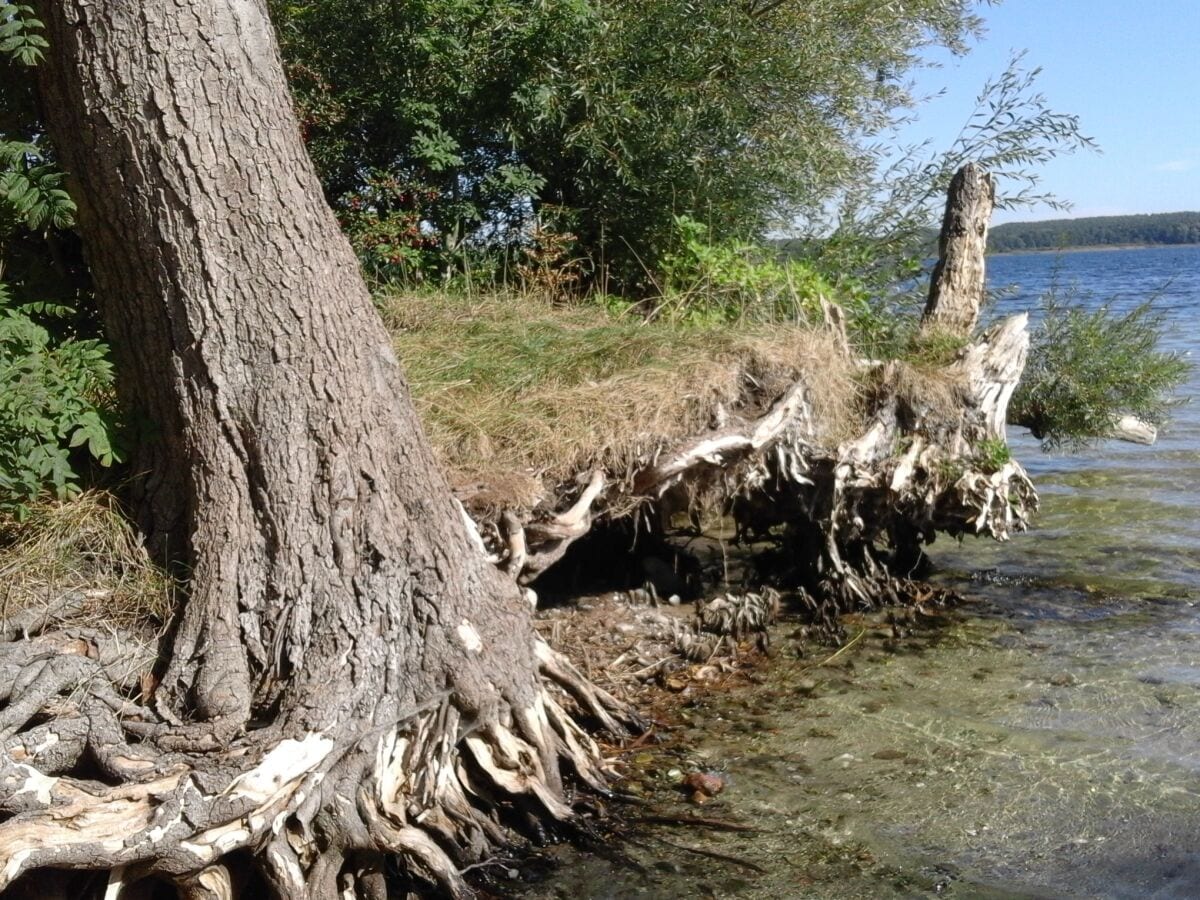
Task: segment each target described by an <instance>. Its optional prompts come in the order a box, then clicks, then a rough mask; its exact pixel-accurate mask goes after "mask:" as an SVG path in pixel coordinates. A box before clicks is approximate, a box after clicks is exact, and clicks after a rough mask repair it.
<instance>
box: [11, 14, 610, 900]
mask: <svg viewBox="0 0 1200 900" xmlns="http://www.w3.org/2000/svg"><path fill="white" fill-rule="evenodd" d="M37 8H38V14H39V16H40V17H41V18H42V20H43V21H44V22H45V24H46V35H47V38H48V40H49V41H50V49H49V50H48V53H47V56H48V58H47V60H46V62H45V63H44V64H42V65H41V66H39V67H38V71H37V74H38V78H39V86H40V90H41V96H42V101H43V108H44V110H45V115H46V120H47V126H48V128H49V131H50V134H51V136H52V137H53V139H54V141H55V145H56V147H57V148H58V150H59V153H60V155H61V158H62V162H63V165H64V168H65V169H66V170H67V171H68V172H69V173H70V175H71V187H72V193H73V196H74V198H75V199H76V201H77V202H78V205H79V227H80V230H81V232H82V233H83V235H84V237H85V240H86V243H87V252H88V259H89V262H90V264H91V267H92V271H93V273H94V277H95V284H96V293H97V296H98V298H99V300H100V302H101V306H102V311H103V314H104V318H105V322H106V326H107V328H108V334H109V337H110V338H111V340H112V343H113V345H114V349H115V351H116V352H117V353H118V354H119V356H118V363H119V368H120V373H121V374H120V378H121V382H120V385H121V390H122V393H123V396H124V397H125V398H126V399H127V400H128V402H129V407H130V410H131V414H132V415H133V416H134V417H135V420H136V421H137V422H138V423H139V424H142V423H144V424H145V426H146V427H144V428H143V429H142V431H143V435H144V443H143V444H141V445H140V446H139V448H138V451H137V459H138V462H139V463H140V467H141V470H142V472H143V473H144V474H143V479H142V482H141V483H142V485H143V491H142V494H141V501H142V502H141V506H140V510H139V513H140V518H141V521H142V523H143V525H144V526H145V528H146V529H147V531H148V533H149V534H151V535H152V536H153V537H154V538H155V539H156V540H157V541H158V542H159V544H160V545H163V546H166V548H167V549H168V550H169V551H172V552H173V553H175V554H176V555H177V556H181V557H182V558H183V559H185V560H186V562H187V566H188V571H189V581H188V598H187V601H186V604H185V605H184V606H183V607H182V608H181V609H180V610H179V612H178V617H177V622H176V623H175V626H174V628H173V635H172V638H171V639H170V643H169V647H168V648H167V654H166V659H167V663H166V666H165V670H164V671H163V672H162V673H161V682H160V684H159V687H158V689H157V692H156V695H155V696H154V698H153V705H154V708H155V712H153V713H152V712H151V711H150V709H148V708H147V707H146V706H145V705H140V704H134V703H132V702H129V701H128V700H127V699H126V698H124V697H121V696H118V695H116V693H115V692H114V691H113V690H112V689H111V688H108V689H104V688H97V689H96V690H95V691H91V692H89V691H84V692H83V693H84V699H83V700H81V701H78V702H76V703H75V705H74V707H72V706H71V703H68V702H66V701H55V700H54V698H55V697H56V696H57V695H59V694H62V693H69V692H70V691H72V690H73V689H74V688H75V687H76V686H77V685H79V684H80V683H82V682H83V681H84V680H86V679H87V678H88V677H90V676H91V675H93V674H94V672H92V670H91V669H90V668H89V666H88V665H86V663H88V662H90V661H89V660H86V659H85V658H83V657H78V656H76V657H69V656H64V657H62V658H61V659H56V660H52V662H51V663H46V662H44V658H43V660H42V661H41V662H40V668H38V669H37V671H36V672H33V673H32V674H29V675H28V677H24V676H21V677H18V679H17V683H16V685H15V686H14V689H13V693H12V696H11V697H9V698H8V699H9V702H8V706H7V707H6V708H5V709H4V710H3V712H0V727H2V728H3V729H4V730H3V735H4V736H5V737H8V736H10V735H12V736H13V737H11V738H10V746H9V748H8V749H9V750H10V755H9V757H8V758H7V759H6V760H5V761H4V762H3V763H2V766H3V768H0V809H3V810H4V811H6V812H8V813H9V814H11V817H10V818H9V819H8V821H6V822H4V824H2V825H0V887H2V886H4V885H7V884H9V883H11V882H12V881H13V880H14V879H15V878H16V877H17V876H19V875H20V874H21V873H23V872H25V871H27V870H31V869H37V868H39V867H55V868H74V867H83V868H101V869H110V870H111V871H112V875H111V883H112V884H114V885H122V884H127V883H132V882H134V881H136V880H137V879H138V878H141V877H144V876H146V875H148V874H151V873H154V874H158V875H163V876H167V877H169V878H171V879H173V880H174V881H175V882H176V883H177V884H178V885H179V888H180V890H181V892H182V893H183V894H184V896H189V897H190V896H193V895H195V896H225V895H226V894H225V893H223V891H224V892H227V891H228V890H232V889H233V888H234V887H235V886H236V884H237V883H238V878H237V877H235V876H236V875H237V874H238V873H236V872H234V871H233V869H235V868H236V866H235V867H233V868H231V867H230V865H228V858H229V854H230V853H231V852H232V851H235V850H239V849H241V848H249V849H250V850H252V851H253V852H254V854H255V856H254V858H255V860H256V861H257V870H258V871H257V873H252V875H251V879H252V880H251V883H253V879H254V878H265V879H266V881H267V882H268V883H269V884H270V885H271V886H272V888H273V890H275V891H276V892H277V893H278V894H279V895H280V896H283V897H286V898H290V897H314V898H325V897H333V896H335V895H337V896H342V894H340V893H339V891H341V890H342V889H343V888H344V887H345V886H346V885H347V884H349V885H350V886H351V888H353V890H354V891H357V892H358V895H361V896H379V895H378V894H377V893H374V892H375V891H377V890H378V886H379V883H380V882H379V879H380V878H381V877H382V876H381V872H382V869H381V867H382V865H383V856H382V855H381V854H383V853H399V854H401V855H402V856H403V858H404V860H405V862H406V864H407V865H408V867H409V868H410V870H412V871H414V872H417V873H419V874H422V875H425V876H427V877H430V878H433V879H436V880H438V881H440V882H441V883H442V884H443V885H444V886H447V887H449V888H450V889H451V890H453V891H455V892H461V891H462V890H464V889H463V887H462V882H461V878H460V876H459V875H458V874H457V873H458V870H459V868H460V867H461V866H462V865H464V864H466V863H468V862H470V861H473V860H476V859H478V858H479V857H480V855H481V854H482V853H484V852H485V850H486V849H487V848H488V847H489V846H490V845H492V844H494V843H496V842H498V841H501V840H503V839H504V836H505V832H504V830H503V828H502V826H503V825H504V824H506V823H507V822H508V820H507V819H505V818H504V816H509V815H512V816H532V817H533V818H542V817H546V816H549V817H552V818H557V819H562V818H566V817H568V816H569V813H570V810H569V808H568V807H567V806H566V805H565V803H564V802H563V787H562V782H561V779H560V777H559V763H560V760H561V759H564V758H565V759H570V760H571V762H572V764H573V765H574V767H575V768H576V769H577V771H578V772H579V773H580V774H582V775H583V776H584V777H585V778H586V779H588V780H589V781H591V782H592V783H594V784H596V785H599V784H600V783H601V781H602V773H601V771H600V769H599V766H598V761H599V758H598V755H597V751H596V747H595V745H594V744H592V743H591V742H590V740H589V739H587V738H586V737H585V736H584V735H583V734H582V732H580V731H579V729H578V728H577V727H576V726H575V725H574V723H573V722H572V720H571V719H570V718H569V717H568V716H567V715H566V714H565V713H564V712H563V710H562V709H561V708H560V707H559V705H558V703H557V702H556V700H555V699H554V697H553V696H552V695H551V694H550V693H549V692H548V691H547V690H546V689H545V688H544V687H543V683H542V681H541V679H540V676H539V667H540V668H541V669H542V670H543V671H545V672H547V673H549V674H551V675H552V676H554V677H555V678H556V679H557V680H558V681H560V682H562V683H564V684H566V685H568V686H569V687H570V688H571V689H573V690H574V691H576V693H577V695H578V696H579V697H581V698H582V699H583V700H584V701H585V702H586V703H587V704H588V705H589V707H590V708H591V709H592V711H593V712H596V713H597V715H599V716H600V717H601V718H603V719H605V720H606V722H607V724H609V725H610V727H613V728H617V727H619V725H618V724H617V723H616V722H615V721H614V720H612V719H611V717H608V716H607V710H608V707H610V706H612V705H613V704H612V703H611V702H610V701H611V698H607V697H605V696H603V695H600V694H598V693H597V692H594V691H592V690H590V689H589V687H588V686H587V685H586V684H585V683H584V682H583V681H582V679H581V678H580V677H579V676H578V673H576V672H574V670H572V669H571V668H570V667H569V664H566V663H565V661H563V660H561V659H559V658H556V657H555V656H554V655H553V654H552V653H550V651H549V649H548V648H546V647H545V646H544V645H541V646H539V644H538V643H537V641H536V639H535V636H534V632H533V629H532V626H531V622H530V611H529V605H528V604H527V603H526V602H525V601H524V600H523V599H522V597H521V596H520V594H519V590H518V588H517V586H516V585H515V584H514V583H513V581H512V580H511V579H509V578H506V577H504V576H503V575H502V574H501V573H500V572H498V571H497V570H496V569H495V568H494V567H493V566H492V565H490V564H489V563H488V562H487V561H486V559H485V558H484V556H483V554H482V553H480V552H479V551H478V550H477V549H476V547H475V545H474V543H473V541H472V538H471V535H470V533H469V531H468V526H467V524H466V522H465V519H464V517H463V515H462V513H461V509H459V508H456V506H455V503H454V501H453V500H452V498H451V495H450V492H449V490H448V489H447V486H446V484H445V482H444V480H443V478H442V476H441V474H440V473H439V471H438V469H437V468H436V466H435V464H434V461H433V458H432V455H431V453H430V450H429V448H428V446H427V443H426V441H425V439H424V436H423V434H422V432H421V427H420V424H419V423H418V421H417V418H416V415H415V413H414V410H413V407H412V404H411V403H410V402H409V397H408V393H407V389H406V386H405V383H404V380H403V377H402V374H401V371H400V367H399V364H398V362H397V360H396V358H395V356H394V355H393V353H392V350H391V349H390V345H389V341H388V338H387V335H386V333H385V332H384V329H383V326H382V324H381V322H380V320H379V318H378V316H377V315H376V313H375V311H374V309H373V306H372V303H371V299H370V296H369V295H368V292H367V290H366V288H365V286H364V284H363V282H362V280H361V278H360V276H359V274H358V269H357V264H356V261H355V259H354V256H353V254H352V252H351V250H350V248H349V245H348V244H347V242H346V240H345V239H344V238H343V237H342V235H341V234H340V232H339V230H338V227H337V224H336V222H335V221H334V218H333V216H332V213H331V212H330V210H329V209H328V208H327V207H326V206H325V204H324V202H323V200H322V198H321V191H320V187H319V184H318V182H317V178H316V176H315V174H314V171H313V168H312V166H311V164H310V162H309V160H308V158H307V156H306V154H305V152H304V149H303V146H302V144H301V141H300V136H299V131H298V127H297V124H296V121H295V118H294V115H293V112H292V109H291V105H290V101H289V96H288V91H287V86H286V84H285V82H284V77H283V71H282V67H281V65H280V62H279V58H278V52H277V49H276V46H275V40H274V36H273V33H272V31H271V27H270V23H269V21H268V19H267V15H266V11H265V5H264V3H262V2H261V0H193V2H189V3H175V2H167V0H144V2H139V3H136V4H130V3H120V2H116V0H97V2H85V0H42V2H39V3H37ZM13 646H17V645H13ZM13 652H14V653H15V652H16V651H13ZM5 658H6V657H3V656H2V655H0V661H2V660H3V659H5ZM11 658H12V659H14V660H16V657H15V656H12V657H11ZM62 660H66V662H65V663H64V662H62ZM18 663H19V661H18ZM30 665H33V663H30ZM52 667H53V669H54V671H47V670H50V669H51V668H52ZM17 668H18V670H21V668H20V665H19V664H17ZM21 671H25V670H21ZM22 679H23V680H22ZM24 682H29V684H28V685H25V684H24ZM22 687H27V688H28V690H19V689H20V688H22ZM35 688H36V690H35ZM31 691H32V693H30V692H31ZM76 696H78V694H77V695H76ZM30 697H32V698H33V699H32V700H30V699H28V698H30ZM35 701H36V702H35ZM48 703H50V704H55V703H56V706H54V705H52V706H51V707H50V708H57V709H58V710H59V711H60V712H63V713H64V715H62V716H61V717H60V718H59V719H50V720H49V721H46V720H45V716H44V715H41V714H42V713H43V711H44V710H45V709H46V708H48V707H47V704H48ZM72 716H74V717H75V718H82V719H84V720H87V721H89V722H90V723H91V728H90V731H87V736H86V737H83V738H80V739H78V740H76V741H75V744H73V745H72V748H73V750H72V752H70V753H62V752H58V751H56V752H55V753H51V749H52V748H53V747H58V748H59V750H61V746H62V745H63V743H64V742H66V741H67V740H68V735H69V734H71V735H73V734H75V732H72V731H71V730H70V727H68V725H69V723H70V722H71V721H72ZM35 723H37V724H35ZM100 724H103V725H104V726H105V727H99V725H100ZM30 729H33V730H34V731H37V730H38V729H41V731H40V732H38V735H37V737H38V739H39V740H40V743H37V742H33V743H31V742H30V740H28V739H27V738H28V735H29V734H30V733H31V732H30ZM22 732H24V733H25V734H24V736H23V735H22ZM51 736H52V737H53V739H51ZM12 741H23V743H21V745H20V747H21V748H22V749H21V750H20V752H19V753H17V752H16V750H17V745H16V744H13V743H12ZM89 753H90V758H94V759H96V760H98V761H99V763H100V766H101V768H102V769H103V770H104V772H105V774H106V775H107V776H108V777H109V779H110V780H112V779H116V780H117V781H119V782H120V784H119V786H118V787H106V786H104V785H101V784H98V783H95V782H86V781H83V780H80V779H76V778H71V777H62V778H53V777H51V776H53V775H57V774H58V773H62V772H68V773H70V772H72V771H74V770H75V767H76V765H77V763H78V761H79V760H80V759H83V758H85V757H87V756H88V754H89ZM14 754H15V755H14ZM502 814H503V815H502ZM206 892H207V893H206ZM249 892H250V893H251V894H252V893H253V891H252V890H250V891H249ZM351 895H354V894H351Z"/></svg>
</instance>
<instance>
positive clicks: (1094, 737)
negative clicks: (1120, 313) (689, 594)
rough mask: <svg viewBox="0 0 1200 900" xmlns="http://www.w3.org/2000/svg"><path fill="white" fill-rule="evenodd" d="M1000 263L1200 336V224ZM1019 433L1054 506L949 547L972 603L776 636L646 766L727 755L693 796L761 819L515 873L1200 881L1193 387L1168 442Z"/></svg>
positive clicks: (752, 890) (969, 889)
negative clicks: (1185, 240)
mask: <svg viewBox="0 0 1200 900" xmlns="http://www.w3.org/2000/svg"><path fill="white" fill-rule="evenodd" d="M989 276H990V281H991V284H992V286H993V288H1000V287H1001V286H1004V285H1015V286H1016V290H1015V291H1014V292H1012V293H1010V294H1009V295H1008V296H1006V297H1005V298H1004V299H1003V300H1001V301H1000V302H999V303H998V305H997V307H996V309H995V310H994V312H995V314H996V315H1001V314H1005V313H1008V312H1013V311H1016V310H1020V309H1036V308H1037V307H1038V305H1039V300H1038V297H1039V296H1040V295H1041V294H1042V293H1043V292H1044V291H1046V290H1047V289H1048V288H1050V287H1051V286H1052V285H1053V286H1055V287H1056V288H1057V289H1059V290H1060V291H1061V290H1063V289H1073V290H1074V291H1075V292H1076V294H1077V299H1078V300H1080V301H1081V302H1088V303H1099V302H1105V301H1111V302H1112V303H1113V305H1114V306H1115V307H1117V308H1122V307H1126V306H1128V305H1131V304H1135V303H1138V302H1140V301H1141V300H1142V299H1144V298H1145V297H1146V296H1148V295H1151V294H1154V295H1158V304H1159V306H1160V308H1161V309H1163V310H1164V311H1165V312H1167V313H1168V315H1169V317H1170V320H1171V324H1172V331H1171V333H1170V334H1169V335H1168V336H1167V339H1166V346H1167V347H1168V348H1171V349H1176V350H1179V351H1180V352H1192V351H1194V350H1196V349H1200V337H1198V334H1200V247H1171V248H1161V249H1145V250H1105V251H1094V252H1092V251H1089V252H1075V253H1064V254H1061V255H1053V254H1022V255H1010V256H1002V257H997V258H994V259H992V260H991V261H990V263H989ZM1196 355H1197V356H1200V354H1196ZM1186 392H1190V393H1193V394H1195V395H1196V396H1197V397H1198V398H1200V377H1198V376H1196V375H1195V373H1193V378H1192V381H1191V383H1190V384H1189V385H1188V387H1187V388H1186V389H1185V393H1186ZM1011 438H1012V444H1013V449H1014V452H1015V453H1016V454H1017V455H1018V456H1019V458H1021V459H1022V460H1023V461H1024V462H1025V463H1026V465H1027V466H1028V469H1029V471H1030V473H1031V474H1032V476H1033V478H1034V481H1035V483H1036V484H1037V485H1038V488H1039V491H1040V493H1041V496H1042V501H1043V510H1042V512H1041V514H1040V515H1039V517H1038V519H1037V524H1036V527H1035V529H1034V530H1033V531H1031V532H1030V533H1027V534H1024V535H1019V536H1017V537H1016V538H1014V540H1012V541H1011V542H1010V543H1007V544H1003V545H1001V544H995V543H991V542H985V541H976V540H971V541H967V542H965V543H963V544H961V545H960V544H956V543H955V542H953V541H950V540H947V539H945V538H943V539H941V540H939V541H938V542H937V543H936V544H935V545H934V547H933V548H932V555H933V557H934V559H935V561H936V562H937V564H938V565H939V567H940V568H941V571H942V574H941V576H940V577H941V578H943V579H945V580H947V581H949V582H950V583H951V584H952V585H953V586H955V587H957V588H958V589H960V590H962V591H963V592H965V593H966V594H968V595H969V596H970V598H971V600H970V602H969V603H968V604H967V605H966V606H965V608H962V609H959V610H956V611H954V612H952V613H949V614H946V615H943V616H940V617H937V618H938V619H939V621H937V622H936V623H935V624H930V625H928V626H927V627H922V628H918V629H917V633H916V634H915V635H914V636H913V637H910V638H907V639H905V640H901V641H894V640H892V639H891V636H890V634H889V633H888V631H887V629H885V628H881V627H879V625H878V623H873V622H871V621H867V620H864V621H863V622H862V623H861V624H860V625H858V626H855V625H852V626H851V633H852V634H854V633H856V631H858V632H861V640H860V642H859V643H858V645H857V646H856V647H855V648H854V652H852V653H847V654H845V656H844V657H843V658H840V659H838V660H837V661H836V662H835V663H833V664H830V665H825V666H820V667H814V666H812V665H811V663H810V662H808V661H792V660H788V659H787V658H786V656H785V655H784V654H781V656H780V659H778V660H777V661H776V662H775V663H774V664H773V665H772V666H771V667H770V669H769V670H767V671H765V673H764V677H765V679H766V680H765V683H764V684H763V685H761V687H759V688H755V689H753V690H751V691H749V692H747V693H745V694H744V695H739V696H738V697H737V698H736V699H732V700H731V699H729V698H721V697H714V698H711V699H707V700H704V699H702V700H699V701H697V702H696V703H695V705H694V706H692V707H691V708H689V709H687V710H685V712H684V716H685V720H686V722H687V725H686V726H685V727H684V729H683V732H682V734H680V735H679V737H680V738H681V741H680V743H679V745H678V748H679V749H677V750H675V751H672V752H673V753H674V754H675V755H673V756H672V755H670V754H668V755H667V756H666V757H665V758H664V759H663V760H659V761H657V762H654V763H652V764H651V765H650V766H649V769H648V771H644V772H643V773H642V774H641V775H640V776H639V777H640V778H642V779H643V781H644V782H645V787H646V788H647V789H648V790H649V789H653V788H654V787H655V783H656V782H657V783H658V786H659V787H660V788H662V786H663V785H665V784H668V783H670V781H671V780H672V779H677V778H678V772H679V771H680V770H682V771H687V770H689V769H693V768H702V769H711V770H716V771H718V772H720V773H722V774H723V775H724V776H725V777H726V778H727V779H728V782H729V788H728V790H726V791H725V792H724V793H722V794H721V795H720V796H719V797H717V798H716V799H715V800H714V801H713V802H712V803H711V804H709V805H708V806H706V807H704V808H703V809H702V810H699V811H697V810H694V809H689V808H687V806H686V805H684V804H682V803H681V802H680V801H674V802H675V803H676V804H677V806H678V809H677V812H679V813H680V814H686V813H689V812H693V813H694V812H700V813H702V814H703V815H706V816H710V817H713V818H719V819H723V820H729V821H737V822H740V823H743V824H745V825H750V826H753V827H754V828H755V829H756V832H755V833H753V834H750V833H721V832H716V831H711V832H710V831H707V830H704V829H688V830H683V831H680V830H678V829H676V830H670V829H667V830H664V829H661V828H659V829H653V828H647V829H644V830H642V831H639V832H636V833H635V834H634V836H633V837H632V838H631V840H630V841H629V842H628V845H627V846H626V847H624V848H622V850H621V853H620V854H619V855H618V856H617V857H613V856H611V855H603V856H596V855H577V854H574V853H573V852H566V857H565V859H564V862H565V863H566V865H565V866H564V867H563V868H562V869H560V871H559V873H558V874H557V875H556V876H554V877H553V878H552V879H551V880H549V881H547V882H544V883H542V884H540V885H538V886H534V887H530V888H529V889H528V890H527V891H525V892H523V894H522V895H523V896H531V897H576V898H583V897H589V898H590V897H597V898H600V897H605V898H623V897H634V896H639V897H662V898H668V897H672V898H673V897H682V896H688V897H692V896H694V897H746V898H751V897H762V898H790V897H819V898H839V897H862V898H875V897H911V896H934V895H938V896H952V897H997V898H998V897H1046V898H1051V897H1053V898H1059V897H1119V898H1125V897H1128V898H1143V897H1155V898H1195V897H1200V606H1198V604H1200V400H1198V401H1197V403H1195V404H1192V405H1185V406H1182V407H1180V408H1179V409H1178V410H1177V414H1176V417H1175V419H1174V422H1173V424H1172V425H1171V426H1170V427H1169V428H1168V429H1167V430H1165V431H1164V432H1163V433H1162V435H1161V436H1160V439H1159V442H1158V443H1157V444H1156V445H1154V446H1152V447H1142V446H1137V445H1133V444H1121V443H1106V444H1103V445H1101V446H1099V447H1096V448H1094V449H1090V450H1088V451H1086V452H1083V453H1079V454H1076V455H1073V456H1046V455H1044V454H1042V453H1041V451H1040V450H1039V449H1038V446H1037V442H1035V441H1032V440H1031V439H1029V438H1027V437H1022V436H1019V435H1012V436H1011ZM681 847H689V848H690V849H688V850H680V848H681ZM697 851H701V852H697ZM564 852H565V851H564ZM702 853H709V854H714V853H715V854H723V855H724V857H726V858H725V859H718V858H716V857H714V856H712V855H709V856H704V855H702Z"/></svg>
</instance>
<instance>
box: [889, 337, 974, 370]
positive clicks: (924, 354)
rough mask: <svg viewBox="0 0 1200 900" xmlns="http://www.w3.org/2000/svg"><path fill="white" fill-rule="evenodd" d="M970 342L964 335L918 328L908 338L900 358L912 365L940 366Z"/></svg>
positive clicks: (950, 360) (950, 361) (949, 361)
mask: <svg viewBox="0 0 1200 900" xmlns="http://www.w3.org/2000/svg"><path fill="white" fill-rule="evenodd" d="M969 343H970V338H969V337H968V336H966V335H961V334H955V333H954V332H950V331H942V330H939V329H933V330H930V329H918V330H916V331H915V332H914V333H913V335H912V337H910V338H909V341H908V343H907V345H906V346H905V348H904V352H903V353H902V354H901V358H902V359H904V360H906V361H907V362H910V363H912V364H914V365H917V366H921V367H926V368H940V367H942V366H946V365H949V364H950V363H952V362H953V361H954V360H955V358H956V357H957V356H958V354H959V351H961V350H962V349H963V348H964V347H966V346H967V345H968V344H969Z"/></svg>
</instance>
